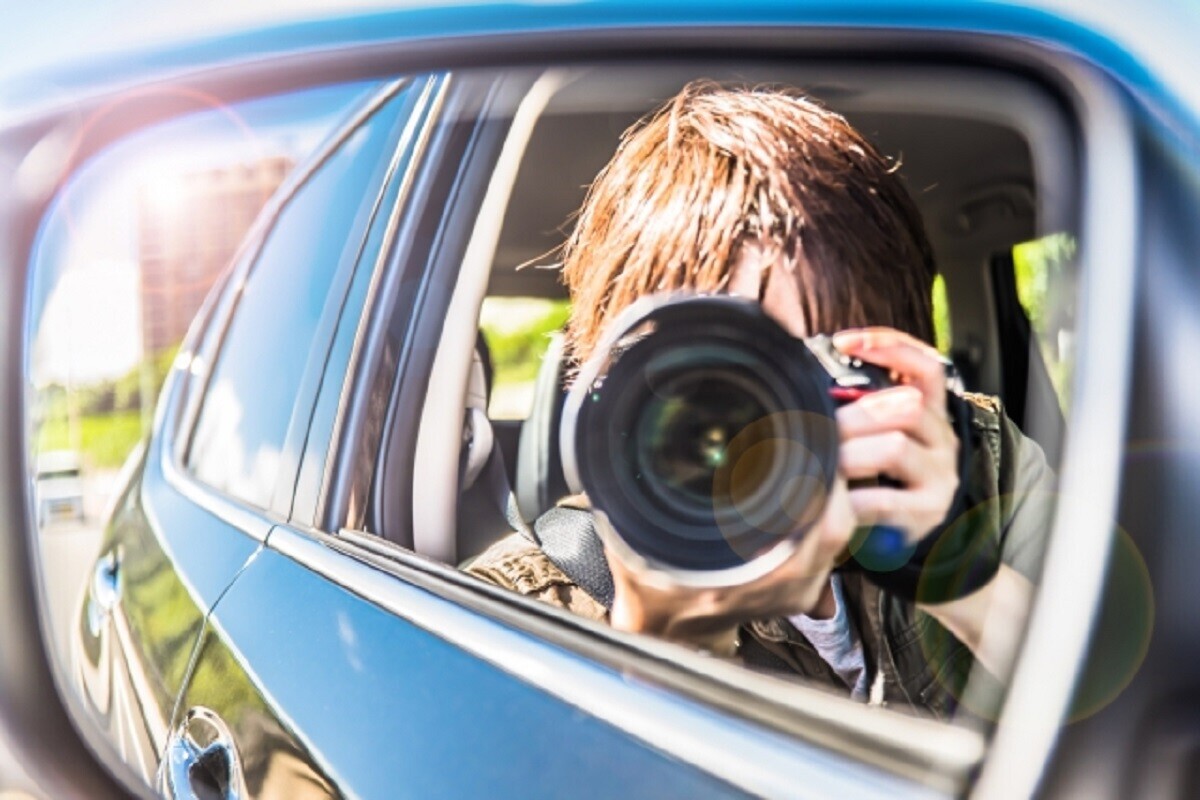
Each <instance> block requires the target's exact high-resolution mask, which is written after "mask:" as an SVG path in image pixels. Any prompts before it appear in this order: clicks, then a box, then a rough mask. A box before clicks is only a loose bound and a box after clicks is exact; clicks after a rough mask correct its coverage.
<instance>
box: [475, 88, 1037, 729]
mask: <svg viewBox="0 0 1200 800" xmlns="http://www.w3.org/2000/svg"><path fill="white" fill-rule="evenodd" d="M563 256H564V264H563V277H564V280H565V282H566V284H567V286H568V289H569V291H570V295H571V299H572V314H571V318H570V321H569V323H568V327H567V329H566V333H565V335H566V347H567V355H568V356H569V358H570V359H571V363H572V364H573V365H574V366H575V369H576V372H575V373H574V378H573V379H574V386H573V388H572V398H573V399H572V400H568V406H567V413H566V415H565V416H564V422H563V427H564V435H563V443H564V460H565V461H566V462H567V463H568V478H569V479H572V478H573V480H572V482H573V483H574V484H575V486H574V488H575V489H576V490H580V494H578V495H575V496H573V497H570V498H566V499H564V500H563V501H562V502H561V503H560V506H559V507H558V508H556V509H553V510H551V511H550V512H548V513H547V514H546V515H545V516H544V517H543V518H542V519H539V520H538V521H537V523H536V524H534V525H533V526H531V527H530V528H529V529H528V530H525V531H521V532H518V533H515V534H513V535H511V536H509V537H508V538H506V539H505V540H503V541H501V542H499V543H497V544H496V545H494V546H493V547H492V548H490V549H489V550H488V551H486V552H485V553H484V554H483V555H482V556H480V558H479V559H477V560H476V561H475V562H474V563H473V564H472V565H471V566H470V568H469V571H470V572H471V573H472V574H474V575H476V576H478V577H481V578H483V579H485V580H488V581H490V582H493V583H496V584H499V585H501V586H505V587H508V588H511V589H514V590H516V591H519V592H521V593H523V594H527V595H530V596H534V597H538V598H540V599H542V600H545V601H547V602H550V603H553V604H556V605H559V606H561V607H564V608H567V609H570V610H572V611H575V612H577V613H580V614H583V615H585V616H588V617H591V618H593V619H598V620H606V621H607V622H608V623H609V624H611V625H612V626H613V627H614V628H618V629H620V630H624V631H632V632H641V633H648V634H652V635H655V636H659V637H662V638H664V639H668V640H672V641H676V642H681V643H685V644H688V645H691V646H693V647H696V648H698V649H701V650H704V651H708V652H711V653H713V654H715V655H720V656H725V657H730V658H737V659H739V660H740V661H742V662H743V663H745V664H746V665H748V666H752V667H756V668H761V669H769V670H778V671H783V672H789V673H795V674H798V675H801V676H803V677H806V678H809V679H812V680H814V681H817V682H821V683H824V684H826V685H828V686H830V687H833V688H835V689H837V690H839V691H843V692H846V693H848V694H850V695H851V696H853V697H855V698H858V699H862V700H864V701H869V702H874V703H890V704H896V705H900V706H907V707H912V708H918V709H924V710H927V711H929V712H932V713H933V714H935V715H937V716H945V715H948V714H950V713H952V712H953V711H954V709H955V707H956V704H957V702H958V700H959V698H960V694H961V691H962V688H963V686H964V684H965V682H966V678H967V674H968V672H969V671H970V670H971V668H972V666H973V665H974V664H975V663H978V664H979V665H980V666H981V667H982V668H983V669H984V671H985V672H986V673H988V674H990V675H991V676H993V677H995V678H997V679H999V680H1000V681H1003V680H1004V679H1005V678H1006V677H1007V673H1008V671H1009V669H1010V666H1011V660H1012V658H1013V656H1014V654H1015V651H1016V647H1017V644H1018V643H1019V639H1020V636H1021V634H1022V632H1023V629H1024V623H1025V619H1026V617H1027V613H1028V609H1029V606H1030V603H1031V601H1032V596H1033V584H1032V581H1033V580H1034V579H1036V576H1037V572H1038V569H1039V559H1040V556H1041V551H1042V542H1041V537H1042V533H1043V531H1044V530H1045V526H1046V524H1047V522H1048V508H1049V503H1048V502H1047V498H1049V496H1050V490H1051V488H1052V481H1053V476H1052V474H1051V473H1050V471H1049V469H1048V468H1047V466H1046V463H1045V458H1044V456H1043V455H1042V452H1041V450H1040V448H1038V446H1037V445H1036V444H1035V443H1033V442H1032V441H1030V440H1029V439H1027V438H1025V437H1024V436H1023V435H1022V434H1021V433H1020V432H1019V431H1018V430H1017V428H1016V426H1015V425H1014V424H1013V423H1012V422H1011V421H1009V420H1008V419H1007V418H1006V417H1005V416H1004V414H1003V411H1002V409H1001V408H1000V405H999V403H998V401H996V400H995V399H994V398H990V397H984V396H977V395H963V394H961V393H959V392H957V391H952V388H953V387H952V386H950V385H949V384H948V373H947V366H946V362H945V361H944V359H942V358H941V357H940V356H939V354H938V353H937V351H936V350H935V348H934V347H933V346H932V344H931V343H932V341H933V321H932V310H931V293H932V284H933V280H934V277H935V274H936V270H935V266H934V262H933V255H932V251H931V248H930V245H929V242H928V240H927V238H926V235H925V232H924V227H923V224H922V221H921V218H920V215H919V213H918V211H917V209H916V207H915V205H914V203H913V202H912V199H911V198H910V197H909V196H908V194H907V192H906V190H905V189H904V187H903V185H902V183H901V181H900V179H899V177H898V176H897V175H896V172H895V168H894V166H893V165H892V164H890V163H889V162H888V160H887V159H885V158H884V157H882V156H881V155H880V154H879V153H878V152H877V151H876V150H875V148H874V147H873V146H872V145H871V144H870V143H869V142H867V141H866V140H865V139H864V138H863V137H862V136H861V135H860V134H859V133H858V132H857V131H856V130H855V129H854V128H852V127H851V126H850V125H849V123H847V122H846V120H845V119H844V118H842V117H841V116H839V115H837V114H835V113H833V112H831V111H828V110H826V109H825V108H823V107H821V106H820V105H818V104H816V103H814V102H812V101H810V100H807V99H805V98H803V97H800V96H798V95H796V94H795V93H792V92H788V91H781V90H774V89H725V88H721V87H719V86H717V85H714V84H711V83H694V84H691V85H689V86H688V87H686V88H685V89H684V90H683V91H682V92H681V93H680V94H679V95H677V96H676V97H675V98H673V99H672V100H670V101H669V102H668V103H667V104H666V105H665V106H664V107H663V108H662V109H661V110H659V111H658V112H657V113H655V114H653V115H651V116H650V117H649V118H647V119H646V120H644V121H643V122H642V123H639V125H637V126H635V127H634V128H632V129H631V130H630V131H628V132H626V134H625V136H624V137H623V139H622V141H621V144H620V146H619V148H618V150H617V152H616V154H615V155H614V157H613V158H612V160H611V161H610V162H609V164H608V165H607V166H606V167H605V168H604V169H603V170H602V171H601V173H600V174H599V176H598V177H597V178H596V180H595V182H594V183H593V185H592V187H591V189H590V191H589V193H588V195H587V199H586V200H585V202H584V205H583V208H582V210H581V211H580V214H579V217H578V220H577V222H576V225H575V228H574V231H573V233H572V234H571V236H570V238H569V240H568V241H567V243H566V245H565V249H564V253H563ZM826 336H828V337H832V338H831V339H829V338H824V337H826ZM814 337H816V338H814ZM637 387H643V388H644V391H642V392H641V393H640V394H639V392H638V390H637ZM645 387H648V388H645ZM589 415H590V416H589ZM605 437H607V439H606V438H605ZM609 440H611V441H609ZM614 448H615V449H614ZM610 472H611V473H612V474H609V473H610ZM564 542H565V543H566V544H565V545H564V544H563V543H564ZM564 553H566V555H563V554H564Z"/></svg>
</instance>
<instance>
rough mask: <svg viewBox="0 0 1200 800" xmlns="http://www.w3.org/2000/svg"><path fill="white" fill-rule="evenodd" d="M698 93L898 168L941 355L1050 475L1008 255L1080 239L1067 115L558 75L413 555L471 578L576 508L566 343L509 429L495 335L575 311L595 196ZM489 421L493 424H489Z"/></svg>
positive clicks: (510, 415) (818, 86)
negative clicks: (589, 202)
mask: <svg viewBox="0 0 1200 800" xmlns="http://www.w3.org/2000/svg"><path fill="white" fill-rule="evenodd" d="M698 77H703V78H708V79H712V80H716V81H718V82H721V83H724V84H729V85H747V86H755V85H762V84H773V85H783V86H789V87H798V88H800V89H801V90H802V91H804V92H805V93H807V94H808V95H809V96H811V97H813V98H816V99H818V100H820V101H821V102H823V103H825V104H826V105H827V106H829V107H831V108H833V109H835V110H837V111H838V112H840V113H842V114H844V115H845V116H846V117H847V118H848V119H849V120H850V122H851V123H852V124H854V125H855V126H856V127H857V128H858V129H859V130H861V131H863V132H864V133H865V134H866V135H867V137H868V138H869V139H871V140H872V141H873V142H874V143H875V144H876V146H877V147H878V148H879V149H880V151H881V152H882V153H883V154H885V155H886V156H890V157H892V158H893V159H894V160H895V163H896V167H897V169H898V170H899V172H900V174H901V176H902V177H903V179H904V181H905V183H906V184H907V187H908V189H909V191H910V192H911V194H912V195H913V197H914V198H915V200H916V202H917V204H918V206H919V208H920V210H921V211H922V213H923V215H924V219H925V224H926V229H927V231H928V234H929V238H930V240H931V242H932V245H933V248H934V252H935V256H936V260H937V264H938V267H939V270H940V273H941V275H942V279H943V280H944V287H945V304H946V306H947V307H948V312H947V313H948V330H947V332H946V334H947V336H946V338H947V339H948V341H946V342H942V343H940V344H942V346H943V347H944V348H945V349H947V350H948V354H949V356H950V357H951V358H952V359H953V361H954V362H955V364H956V365H957V367H958V369H959V371H960V373H961V375H962V376H963V378H964V383H965V385H966V388H967V389H968V390H970V391H978V392H984V393H987V394H992V395H997V396H999V397H1000V398H1001V399H1002V400H1003V401H1004V402H1005V404H1006V407H1007V409H1008V413H1009V415H1010V416H1011V417H1012V418H1013V419H1014V421H1015V422H1017V423H1018V424H1019V425H1020V426H1022V429H1023V430H1024V431H1025V432H1026V433H1027V435H1029V436H1030V437H1031V438H1033V439H1034V440H1036V441H1038V442H1039V444H1041V446H1042V447H1043V449H1044V450H1045V451H1046V453H1047V456H1048V459H1049V460H1050V463H1052V464H1053V463H1056V460H1057V456H1058V452H1059V448H1060V446H1061V441H1062V436H1063V434H1064V426H1063V415H1062V406H1061V405H1060V398H1059V396H1058V393H1057V392H1056V389H1055V386H1054V385H1053V383H1052V382H1051V380H1050V378H1049V373H1048V370H1047V367H1046V365H1045V364H1044V363H1043V355H1042V353H1043V348H1041V347H1039V345H1038V342H1037V341H1036V339H1037V336H1036V334H1035V333H1034V332H1033V328H1032V327H1031V323H1030V319H1029V317H1028V315H1027V313H1026V311H1025V309H1024V307H1023V306H1022V304H1021V301H1020V298H1019V297H1018V286H1017V280H1016V278H1015V277H1014V269H1013V256H1012V252H1013V247H1014V245H1017V244H1018V243H1021V242H1027V241H1030V240H1034V239H1037V238H1038V237H1041V236H1045V235H1047V234H1050V233H1055V232H1063V231H1066V232H1069V231H1071V230H1073V219H1074V214H1075V211H1074V208H1073V205H1072V203H1073V200H1074V198H1073V191H1072V187H1073V186H1074V185H1075V183H1074V166H1073V161H1072V158H1071V149H1070V146H1069V144H1068V142H1069V138H1068V133H1067V130H1066V128H1065V123H1064V120H1063V117H1062V115H1061V112H1060V111H1059V110H1058V108H1057V107H1056V106H1055V104H1054V103H1053V101H1052V100H1051V99H1050V98H1049V97H1048V96H1047V95H1045V94H1044V93H1043V92H1041V91H1039V89H1038V88H1037V87H1035V86H1032V85H1027V84H1023V83H1021V82H1020V81H1017V80H1015V79H1013V78H1012V77H1011V76H1000V75H998V74H989V73H988V72H986V71H984V70H965V69H949V68H947V69H941V70H938V69H932V68H929V69H916V68H911V69H905V70H900V71H897V70H887V69H881V68H871V67H864V66H847V65H842V64H819V63H813V64H803V65H795V64H789V65H752V66H741V65H739V66H735V67H730V66H728V65H719V66H717V67H716V68H714V67H713V65H676V66H669V67H668V66H663V65H653V66H648V67H646V68H639V67H632V66H630V67H617V68H614V67H609V66H596V67H592V68H573V69H570V70H562V69H559V70H547V71H546V72H545V73H544V74H543V75H542V78H541V79H539V81H538V82H537V83H535V88H534V89H533V90H531V94H534V93H536V92H537V88H538V87H539V86H541V87H545V86H546V85H549V88H548V89H544V90H543V91H542V92H541V94H542V95H543V97H542V99H541V101H540V102H539V103H538V105H537V108H536V110H535V111H534V112H533V113H525V112H526V111H527V110H528V109H527V104H523V105H522V106H521V107H520V108H518V109H517V110H516V111H515V112H514V118H515V119H517V120H518V122H517V123H514V130H516V129H517V128H522V131H521V135H523V136H524V139H523V141H521V142H520V143H519V144H520V145H521V146H520V147H519V148H511V149H510V148H508V147H506V149H505V156H508V157H511V158H513V159H514V160H515V162H516V163H514V164H507V165H506V164H499V165H497V167H496V170H495V175H494V177H493V184H494V183H495V182H496V181H500V180H503V181H506V182H507V185H505V186H504V187H503V188H504V189H505V190H506V194H507V203H506V204H505V206H504V209H503V219H502V224H501V225H500V227H499V231H498V234H493V240H494V242H495V244H494V251H493V255H492V257H491V261H490V265H489V269H488V271H487V277H486V290H483V289H482V287H480V286H478V285H474V286H466V285H465V284H466V283H470V280H468V279H467V277H466V276H467V273H468V270H466V269H465V268H464V271H463V274H462V275H460V278H459V285H458V287H457V288H456V290H455V291H456V293H461V292H464V291H466V292H469V293H471V294H472V296H480V295H484V296H485V299H484V300H483V302H482V303H481V304H473V303H468V304H467V305H468V306H470V307H471V309H472V310H473V311H474V316H473V317H472V318H470V319H467V318H462V319H459V318H458V317H457V316H455V315H454V314H453V312H452V315H451V317H450V318H449V319H448V320H447V325H446V328H447V330H449V329H450V328H451V326H452V325H453V326H459V325H461V326H463V327H464V328H465V327H467V326H470V327H471V329H474V330H477V331H480V332H479V333H478V335H477V336H476V337H475V346H474V348H473V349H472V350H470V351H461V350H462V348H461V344H462V341H464V340H463V339H462V337H459V340H458V345H455V346H454V347H453V348H451V347H450V345H449V343H448V341H447V340H445V339H444V340H443V343H442V345H441V348H440V349H439V352H438V356H437V357H438V361H437V364H438V369H439V370H440V369H442V366H443V364H445V365H446V368H448V369H451V370H455V371H459V372H460V374H461V373H463V372H466V371H468V369H469V371H470V379H469V381H468V382H467V383H466V385H467V386H468V391H467V395H466V401H465V404H464V408H465V416H462V417H458V418H457V419H455V420H451V419H449V418H448V417H447V415H446V414H445V409H444V407H437V405H438V404H436V403H435V404H432V405H427V406H426V409H425V412H424V414H425V416H424V417H423V418H422V426H421V432H422V433H421V437H422V438H421V442H422V443H425V442H429V441H434V440H433V439H432V437H433V436H436V435H438V434H435V433H434V431H441V432H442V434H441V435H448V434H449V431H450V430H451V429H453V430H454V431H455V438H456V439H457V438H458V436H459V435H460V434H461V441H462V443H463V444H462V448H461V455H460V458H459V462H458V463H459V468H458V474H457V475H456V476H454V478H455V479H454V480H450V481H447V482H446V485H457V486H458V487H459V491H458V493H457V495H456V496H455V497H454V498H447V499H445V502H447V503H450V504H451V505H452V506H453V507H454V509H455V513H456V516H457V521H456V522H454V523H453V524H444V525H442V526H440V527H439V526H437V525H436V524H435V525H432V526H431V525H429V524H422V525H420V526H414V527H415V529H416V530H420V531H422V532H423V533H424V535H423V536H422V537H421V538H420V539H419V540H418V541H416V542H414V549H415V550H416V551H417V552H418V553H421V554H424V555H428V556H431V557H434V558H436V559H438V560H441V561H443V562H446V563H451V564H459V565H462V564H465V563H468V562H469V561H470V560H471V559H472V558H474V557H475V556H477V555H478V554H479V553H480V552H482V550H483V549H485V548H486V547H487V546H488V545H489V544H491V543H492V542H495V541H497V540H499V539H500V538H502V537H503V536H505V535H507V534H508V533H509V532H511V531H512V530H513V529H514V527H516V526H519V525H521V524H529V523H532V522H533V520H535V519H536V518H537V517H538V516H539V515H540V514H541V513H543V512H545V511H546V510H548V509H549V508H551V507H552V506H553V505H554V504H555V502H556V501H557V500H559V499H560V498H562V497H563V496H564V495H566V494H567V493H568V488H567V485H566V482H565V479H564V477H563V474H562V462H561V456H560V454H559V452H558V428H559V417H560V415H561V410H562V403H563V398H564V396H565V389H564V365H563V363H562V361H561V353H562V350H561V339H560V338H559V337H558V335H557V334H555V333H552V332H551V333H539V334H538V335H537V339H536V341H538V342H540V346H537V347H535V348H534V350H535V351H536V352H535V353H534V355H532V356H530V358H532V359H533V362H534V363H533V364H531V365H527V366H528V370H527V373H528V374H531V375H534V376H535V377H533V379H532V380H529V381H527V382H526V384H525V385H524V386H523V387H522V391H521V394H522V395H523V399H522V400H521V401H520V402H519V403H517V404H516V405H517V406H518V407H519V408H518V409H517V411H516V412H515V413H514V411H513V408H512V405H513V404H511V403H506V404H504V406H505V407H504V408H501V409H498V408H497V404H496V403H495V402H494V401H495V399H496V398H495V394H496V393H497V392H499V391H501V390H502V389H504V388H505V387H500V386H497V385H496V382H495V380H493V379H494V377H495V373H496V372H497V371H496V370H494V369H493V365H492V363H491V361H492V357H491V352H490V351H491V350H492V349H493V348H490V347H489V345H488V336H489V332H488V330H487V328H488V324H487V318H489V317H490V318H491V319H492V320H493V322H494V327H499V328H500V329H501V330H509V329H512V328H519V327H520V326H521V324H522V315H526V316H532V317H533V320H532V321H533V322H536V318H537V317H538V316H539V315H545V313H546V308H547V303H552V302H553V301H557V302H559V303H560V304H561V303H562V302H563V301H565V298H566V292H565V288H564V287H563V285H562V283H561V282H560V280H559V275H558V272H557V269H556V262H555V259H556V252H557V248H558V246H559V245H560V244H561V243H562V241H563V240H564V238H565V236H566V235H567V232H568V231H569V226H570V224H571V219H572V214H573V213H574V212H575V211H576V210H577V209H578V208H579V206H580V205H581V203H582V202H583V199H584V195H585V192H586V189H587V187H588V185H589V184H590V182H591V180H592V179H593V178H594V176H595V175H596V173H597V172H598V171H599V170H600V168H601V167H602V166H603V165H604V164H605V163H606V162H607V160H608V159H609V158H610V157H611V155H612V153H613V152H614V151H615V149H616V145H617V143H618V141H619V138H620V136H621V134H622V132H623V131H625V130H626V129H627V128H629V127H630V126H631V125H633V124H635V123H636V122H637V120H639V119H640V118H641V117H643V116H644V115H645V114H647V113H648V112H650V111H652V110H653V109H654V108H656V107H657V106H658V105H659V104H660V103H661V102H662V101H664V100H665V99H667V98H669V97H671V96H672V95H673V94H675V93H676V92H677V91H678V90H679V89H680V88H681V87H682V86H683V85H685V84H686V83H687V82H688V81H690V80H693V79H696V78H698ZM518 123H522V124H518ZM510 138H513V135H512V134H510ZM514 153H515V155H514ZM503 158H504V156H502V159H503ZM506 167H507V168H506ZM490 188H494V187H490ZM485 213H486V211H485ZM477 231H478V228H477ZM1058 280H1060V281H1061V280H1065V278H1062V277H1059V278H1058ZM481 306H482V308H483V315H482V316H483V318H484V319H482V321H481V316H480V307H481ZM452 309H453V305H452ZM489 312H490V313H489ZM468 313H469V312H468ZM464 317H465V315H464ZM529 322H530V320H525V323H526V324H528V323H529ZM1059 322H1060V324H1069V319H1068V320H1067V321H1066V323H1063V321H1062V320H1059ZM481 325H482V327H480V326H481ZM492 334H493V336H494V330H493V332H492ZM450 349H455V350H460V352H454V353H450V352H448V350H450ZM444 351H447V352H444ZM431 395H432V392H431ZM489 397H490V398H491V402H489V400H488V399H487V398H489ZM489 407H490V408H491V414H490V416H488V415H485V414H483V413H481V411H480V410H481V408H489ZM464 419H465V423H464V422H463V420H464ZM443 441H444V440H443ZM429 486H430V484H429V482H428V481H424V482H423V487H424V488H423V490H422V492H421V493H416V492H414V498H416V497H418V496H420V497H422V498H424V501H418V503H417V506H418V507H417V508H414V519H421V508H420V507H419V506H420V505H421V503H422V502H428V503H429V504H430V505H431V507H432V506H436V503H437V500H436V498H433V497H431V494H436V491H431V490H430V488H429ZM443 507H444V506H443ZM436 516H437V515H436V514H430V515H428V516H426V517H424V519H425V522H426V523H428V522H429V521H430V520H431V519H433V518H435V517H436ZM443 516H444V515H443ZM431 528H432V529H431ZM384 534H385V536H386V532H384Z"/></svg>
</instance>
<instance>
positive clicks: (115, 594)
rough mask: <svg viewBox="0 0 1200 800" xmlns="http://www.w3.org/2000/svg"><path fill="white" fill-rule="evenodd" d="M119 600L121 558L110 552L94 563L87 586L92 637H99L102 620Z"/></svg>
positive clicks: (89, 624) (89, 625) (88, 617)
mask: <svg viewBox="0 0 1200 800" xmlns="http://www.w3.org/2000/svg"><path fill="white" fill-rule="evenodd" d="M120 599H121V557H120V556H119V555H118V554H117V551H116V550H110V551H108V552H107V553H105V554H104V555H102V556H101V557H100V558H99V559H97V561H96V565H95V567H93V568H92V581H91V584H90V585H89V586H88V597H87V621H88V630H89V631H90V632H91V634H92V636H99V635H100V629H101V627H103V625H104V620H106V619H107V618H108V615H109V614H111V613H112V610H113V608H115V607H116V605H117V601H118V600H120Z"/></svg>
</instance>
